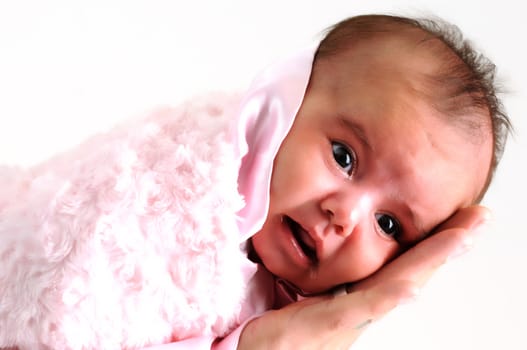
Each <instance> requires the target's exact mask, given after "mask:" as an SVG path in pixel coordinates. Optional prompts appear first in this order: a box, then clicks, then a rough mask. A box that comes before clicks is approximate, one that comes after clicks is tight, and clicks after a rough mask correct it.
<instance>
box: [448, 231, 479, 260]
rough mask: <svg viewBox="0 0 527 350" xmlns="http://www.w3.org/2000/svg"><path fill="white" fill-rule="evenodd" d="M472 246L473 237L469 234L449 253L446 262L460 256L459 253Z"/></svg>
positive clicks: (466, 250) (461, 253)
mask: <svg viewBox="0 0 527 350" xmlns="http://www.w3.org/2000/svg"><path fill="white" fill-rule="evenodd" d="M472 247H474V238H472V237H471V236H467V237H465V238H464V239H463V242H462V243H461V244H460V245H458V246H457V247H456V249H455V250H454V251H453V252H452V254H450V256H449V257H448V259H447V262H448V261H450V260H452V259H455V258H458V257H460V256H461V255H463V254H465V253H466V252H468V251H469V250H471V249H472Z"/></svg>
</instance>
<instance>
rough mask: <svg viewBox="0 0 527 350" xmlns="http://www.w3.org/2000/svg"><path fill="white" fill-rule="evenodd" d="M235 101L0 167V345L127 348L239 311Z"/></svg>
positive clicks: (165, 116) (219, 330) (219, 327)
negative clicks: (30, 163)
mask: <svg viewBox="0 0 527 350" xmlns="http://www.w3.org/2000/svg"><path fill="white" fill-rule="evenodd" d="M238 102H239V101H238V98H235V97H227V96H216V97H214V98H210V97H209V98H206V99H202V100H200V101H194V102H192V103H187V104H186V105H184V106H183V107H181V108H179V109H165V110H160V111H158V112H156V113H154V114H153V115H151V116H149V117H147V118H144V119H140V120H136V121H133V122H129V123H126V124H124V125H121V126H120V127H118V128H116V129H114V130H113V131H111V132H109V133H107V134H103V135H99V136H96V137H94V138H92V139H90V140H89V141H87V142H85V143H83V144H81V145H80V146H79V147H77V148H76V149H75V150H73V151H71V152H69V153H67V154H63V155H60V156H58V157H56V158H54V159H52V160H50V161H48V162H45V163H44V164H42V165H39V166H36V167H34V168H32V169H28V170H16V169H5V168H4V169H2V170H0V182H1V183H2V186H1V187H0V296H1V298H0V348H1V347H8V346H13V345H17V346H18V347H19V348H20V349H48V348H49V349H133V348H140V347H144V346H147V345H152V344H161V343H167V342H170V341H175V340H177V339H185V338H191V337H194V336H202V335H210V336H211V337H218V336H223V335H225V334H226V333H228V332H229V331H231V330H232V329H233V328H234V327H235V326H237V325H238V324H239V322H240V320H239V319H238V318H239V312H240V309H241V304H242V303H243V300H244V298H245V290H246V285H247V282H248V281H247V278H248V277H247V274H244V273H243V271H242V269H241V268H240V266H244V264H246V263H247V259H246V257H245V254H244V253H243V251H242V250H241V249H240V246H239V245H240V237H239V233H238V227H237V222H236V213H237V212H238V211H239V210H240V209H241V208H242V206H243V201H242V198H241V196H240V195H239V194H238V191H237V177H238V170H239V166H240V164H239V160H238V158H237V157H236V156H235V152H234V150H233V147H232V144H233V142H232V140H229V139H228V136H227V135H229V133H228V130H229V127H230V126H229V122H228V121H229V119H232V115H233V111H234V109H235V108H237V106H238ZM229 116H230V117H229Z"/></svg>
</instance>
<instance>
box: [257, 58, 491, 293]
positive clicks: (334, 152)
mask: <svg viewBox="0 0 527 350" xmlns="http://www.w3.org/2000/svg"><path fill="white" fill-rule="evenodd" d="M358 56H359V57H358V58H357V57H353V58H349V57H348V58H346V59H344V58H343V59H339V60H336V61H332V62H331V64H327V65H322V66H320V67H319V69H318V68H317V70H315V72H314V73H313V74H314V75H313V77H312V81H311V83H310V87H309V89H308V91H307V93H306V96H305V98H304V101H303V103H302V106H301V108H300V111H299V113H298V115H297V118H296V120H295V122H294V124H293V127H292V129H291V131H290V132H289V134H288V136H287V137H286V139H285V140H284V142H283V144H282V145H281V147H280V150H279V152H278V155H277V157H276V159H275V164H274V170H273V177H272V181H271V192H270V198H271V201H270V209H269V214H268V217H267V219H266V221H265V223H264V226H263V228H262V230H261V231H260V232H258V233H257V234H256V235H255V236H254V237H253V239H252V242H253V246H254V249H255V250H256V252H257V254H258V255H259V257H260V258H261V259H262V261H263V263H264V264H265V266H266V267H267V268H268V269H269V270H270V271H271V272H272V273H273V274H275V275H277V276H280V277H282V278H285V279H286V280H288V281H290V282H292V283H293V284H295V285H296V286H298V287H300V288H301V289H303V290H304V291H306V292H321V291H325V290H327V289H329V288H332V287H334V286H336V285H339V284H342V283H346V282H351V281H356V280H359V279H362V278H364V277H367V276H369V275H370V274H372V273H373V272H375V271H376V270H378V269H379V268H380V267H381V266H382V265H383V264H385V263H386V262H387V261H389V260H390V259H392V258H394V257H395V256H396V255H398V254H400V253H401V252H402V251H403V250H404V249H405V248H407V247H408V246H409V245H412V244H414V243H415V242H417V241H419V240H422V239H423V238H424V237H425V236H426V235H427V234H428V233H429V232H431V231H432V230H433V229H434V227H436V226H437V225H438V224H440V223H441V222H442V221H444V220H445V219H446V218H448V217H449V216H450V215H452V214H453V213H454V212H455V211H456V210H457V209H459V208H461V207H465V206H468V205H470V204H472V203H474V201H475V200H476V199H477V198H478V196H479V195H480V192H481V189H482V188H483V186H484V183H485V181H486V177H487V174H488V171H489V167H490V160H491V152H492V145H491V135H490V130H489V131H488V137H486V139H485V140H479V141H474V140H472V141H469V140H467V139H468V137H467V133H466V132H465V131H462V130H460V129H459V126H456V125H452V124H449V123H448V122H446V121H445V118H444V117H442V116H439V115H438V114H437V113H438V112H436V111H435V110H434V109H433V108H432V107H431V106H429V105H427V104H426V102H424V101H423V100H422V99H420V98H417V97H416V96H415V94H414V93H413V92H412V91H413V90H412V88H411V84H410V83H408V81H406V80H405V79H404V77H403V76H402V75H401V73H400V72H399V70H400V69H399V68H401V67H398V65H402V66H406V65H409V67H410V66H415V65H416V64H419V63H420V62H410V61H409V60H411V59H416V60H419V58H413V57H412V58H410V57H406V60H404V61H401V62H399V63H393V62H394V61H396V60H395V59H394V58H393V57H392V58H390V59H388V60H385V61H382V59H378V58H375V59H372V58H371V57H369V56H368V54H367V52H365V53H364V55H358ZM376 60H377V61H379V62H375V61H376ZM421 63H423V64H425V63H424V62H421ZM425 65H426V64H425ZM395 68H397V69H395ZM484 136H487V135H486V134H485V135H484Z"/></svg>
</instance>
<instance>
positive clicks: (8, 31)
mask: <svg viewBox="0 0 527 350" xmlns="http://www.w3.org/2000/svg"><path fill="white" fill-rule="evenodd" d="M372 3H373V4H366V2H365V1H364V2H359V1H336V0H335V1H331V0H325V1H289V2H286V1H284V0H281V1H280V0H267V1H259V2H256V1H255V2H249V1H241V0H239V1H186V2H178V1H167V0H165V1H161V0H157V1H154V0H151V1H122V2H121V1H93V0H92V1H77V0H70V1H57V0H51V1H39V0H32V1H29V0H19V1H15V0H13V1H7V0H0V164H1V163H3V164H6V163H7V164H19V165H29V164H33V163H35V162H38V161H41V160H44V159H45V158H46V157H48V156H50V155H51V154H53V153H54V152H57V151H59V150H61V149H64V148H67V147H70V146H71V145H73V144H75V143H76V142H78V141H79V140H81V139H83V138H84V137H86V136H87V135H90V134H92V133H94V132H96V131H101V130H104V129H106V128H108V127H109V126H111V125H112V124H114V123H115V122H117V121H119V120H122V119H125V118H128V117H133V116H137V115H140V114H143V113H144V112H145V111H148V110H151V109H152V108H155V107H157V106H159V105H174V104H177V102H178V101H180V100H181V99H183V98H186V97H190V96H192V95H193V94H195V93H197V92H204V91H209V90H218V89H220V90H232V89H235V88H244V87H245V86H246V85H247V84H248V82H249V81H250V80H251V78H252V77H253V76H254V75H255V73H256V72H257V71H258V70H259V69H260V68H262V67H264V66H265V65H266V64H268V63H270V62H272V61H273V60H274V59H276V58H277V57H280V56H281V55H283V54H286V53H290V52H292V51H294V50H296V49H297V48H300V47H302V46H305V45H307V44H311V43H313V42H315V41H317V40H318V39H319V38H320V32H321V31H322V30H323V29H324V28H326V27H327V26H329V25H330V24H332V23H334V22H336V21H338V20H340V19H343V18H344V17H347V16H351V15H357V14H363V13H370V12H383V13H395V14H402V15H417V16H421V15H438V16H441V17H443V18H445V19H447V20H449V21H452V22H454V23H456V24H457V25H458V26H459V27H460V28H461V29H462V30H463V31H464V32H465V34H466V35H467V36H468V37H469V38H471V39H473V41H474V42H475V43H476V45H477V46H478V47H480V48H482V49H483V51H484V52H485V53H486V54H487V55H488V56H490V57H491V58H492V59H493V60H494V61H495V63H496V64H497V65H498V67H499V75H500V76H501V79H502V81H503V83H504V85H505V86H506V88H507V90H508V93H507V95H506V96H505V98H504V101H505V104H506V107H507V111H508V112H509V114H510V116H511V118H512V120H513V123H514V125H515V128H516V134H515V136H514V137H513V138H512V139H510V143H509V144H508V147H507V151H506V154H505V157H504V159H503V162H502V165H501V168H500V169H499V172H498V175H497V177H496V179H495V182H494V183H493V185H492V187H491V190H490V192H489V194H488V196H487V197H486V199H485V203H486V204H487V205H488V206H490V207H491V208H492V209H493V210H494V218H495V220H494V224H493V227H492V229H490V230H488V231H487V232H486V233H485V234H483V235H482V236H481V238H480V240H479V241H478V244H477V245H476V247H475V248H474V250H473V251H472V252H471V253H469V254H468V255H465V256H463V257H462V258H460V259H457V260H456V261H454V262H452V263H450V264H449V265H447V266H445V267H444V268H443V269H442V270H441V271H440V272H439V273H438V275H436V276H435V277H434V279H433V280H432V281H431V283H430V284H429V285H428V286H427V287H426V288H425V289H424V290H423V291H422V294H421V296H420V298H419V299H418V301H417V302H415V303H413V304H408V305H405V306H403V307H400V308H399V309H398V310H396V311H395V312H393V313H391V314H390V315H389V316H387V317H386V318H385V319H383V320H382V321H380V322H378V323H377V324H374V325H372V326H371V327H370V329H369V330H368V331H367V332H366V333H365V334H364V335H363V336H362V337H361V338H360V340H359V341H358V342H357V343H356V346H354V349H392V348H395V349H428V350H432V349H438V350H439V349H441V350H444V349H523V350H525V349H527V322H526V320H525V319H526V315H527V301H526V300H527V287H526V279H527V276H526V273H525V272H524V269H525V268H526V267H527V257H526V254H525V250H526V248H527V235H526V234H527V230H526V228H525V226H526V224H527V221H526V222H525V223H524V220H525V219H526V217H524V216H523V215H525V213H524V211H523V210H524V208H525V205H524V203H523V202H524V200H525V199H526V198H527V190H526V185H525V180H526V179H527V173H526V169H525V168H526V166H525V165H526V156H525V153H526V151H527V135H526V133H527V122H526V112H527V107H526V103H527V92H526V87H527V70H526V66H527V54H526V49H525V46H526V39H525V36H526V34H527V25H526V24H525V21H524V18H525V11H526V8H525V7H526V5H524V4H523V1H521V0H501V1H477V0H464V1H449V2H447V1H446V0H442V1H432V0H429V1H417V0H409V1H402V0H399V1H375V2H373V1H372ZM1 185H2V184H0V186H1ZM438 200H441V198H438Z"/></svg>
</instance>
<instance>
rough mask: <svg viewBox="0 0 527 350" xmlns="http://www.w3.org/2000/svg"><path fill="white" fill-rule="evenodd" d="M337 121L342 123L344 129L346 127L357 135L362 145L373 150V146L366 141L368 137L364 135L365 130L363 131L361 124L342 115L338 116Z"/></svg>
mask: <svg viewBox="0 0 527 350" xmlns="http://www.w3.org/2000/svg"><path fill="white" fill-rule="evenodd" d="M338 121H339V124H340V125H342V126H343V127H344V128H345V129H348V130H349V131H350V132H351V133H352V134H354V135H355V136H357V137H358V139H359V141H360V143H361V144H362V145H363V146H364V147H366V148H369V149H370V150H371V151H373V147H372V146H371V144H370V143H369V142H368V137H367V136H366V132H365V131H364V127H363V126H362V125H360V124H359V123H357V122H355V121H354V120H351V119H349V118H346V117H344V116H339V118H338Z"/></svg>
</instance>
